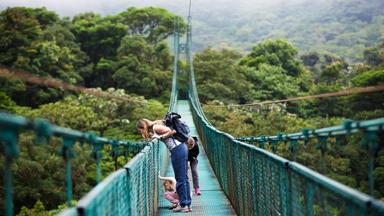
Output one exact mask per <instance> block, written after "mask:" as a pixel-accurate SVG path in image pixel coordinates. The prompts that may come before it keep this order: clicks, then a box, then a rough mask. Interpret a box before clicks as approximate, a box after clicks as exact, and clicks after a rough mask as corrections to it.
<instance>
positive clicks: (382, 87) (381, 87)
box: [204, 85, 384, 107]
mask: <svg viewBox="0 0 384 216" xmlns="http://www.w3.org/2000/svg"><path fill="white" fill-rule="evenodd" d="M382 91H384V85H377V86H367V87H358V88H349V89H345V90H341V91H337V92H329V93H323V94H318V95H308V96H302V97H294V98H287V99H281V100H272V101H263V102H258V103H249V104H228V105H214V104H204V105H205V106H210V107H242V106H255V105H259V106H262V105H266V104H276V103H286V102H291V101H302V100H311V99H318V98H327V97H339V96H347V95H353V94H366V93H374V92H382Z"/></svg>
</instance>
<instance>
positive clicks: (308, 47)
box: [0, 0, 384, 62]
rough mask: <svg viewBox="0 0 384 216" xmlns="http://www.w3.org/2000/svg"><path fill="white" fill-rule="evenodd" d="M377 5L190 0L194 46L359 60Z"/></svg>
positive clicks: (75, 8)
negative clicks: (270, 42)
mask: <svg viewBox="0 0 384 216" xmlns="http://www.w3.org/2000/svg"><path fill="white" fill-rule="evenodd" d="M188 5H189V1H188V0H184V1H174V0H129V1H123V0H112V1H106V0H102V1H96V2H95V1H93V2H90V1H86V0H68V1H48V0H34V1H22V0H13V1H11V0H5V1H4V0H3V1H2V2H1V3H0V9H4V8H6V7H9V6H29V7H42V6H45V7H46V8H47V9H48V10H54V11H56V12H57V13H58V14H60V15H61V16H73V15H75V14H77V13H81V12H88V11H93V12H95V13H98V14H101V15H103V16H105V15H111V14H116V13H118V12H121V11H124V10H126V8H128V7H131V6H135V7H144V6H158V7H162V8H165V9H167V10H169V11H171V12H173V13H176V14H178V15H180V16H183V17H186V16H187V15H188ZM382 8H384V1H382V0H370V1H365V0H351V1H342V0H316V1H310V0H290V1H284V0H273V1H262V0H239V1H231V0H210V1H206V0H193V1H192V16H193V34H194V41H193V42H194V50H195V51H201V50H203V49H204V48H206V47H219V48H229V47H230V48H235V49H237V50H238V51H240V52H242V53H248V52H249V51H250V48H251V47H252V46H253V45H254V44H255V43H258V42H261V41H263V40H265V39H268V38H278V39H287V40H288V41H290V42H291V43H293V44H294V45H295V46H298V47H299V53H301V54H302V53H306V52H310V51H318V52H322V53H333V54H336V55H338V56H340V57H343V58H345V59H346V60H347V61H350V62H361V61H362V59H363V51H364V49H365V48H367V47H371V46H374V45H375V44H377V42H378V41H379V40H380V39H381V38H384V36H383V35H384V10H381V9H382Z"/></svg>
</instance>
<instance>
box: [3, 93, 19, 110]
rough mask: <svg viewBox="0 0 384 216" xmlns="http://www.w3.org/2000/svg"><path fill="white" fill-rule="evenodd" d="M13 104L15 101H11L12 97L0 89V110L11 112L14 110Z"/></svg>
mask: <svg viewBox="0 0 384 216" xmlns="http://www.w3.org/2000/svg"><path fill="white" fill-rule="evenodd" d="M15 106H16V103H15V102H14V101H12V99H11V98H10V97H8V95H6V94H5V93H4V92H2V91H0V110H1V111H8V112H12V111H14V109H15Z"/></svg>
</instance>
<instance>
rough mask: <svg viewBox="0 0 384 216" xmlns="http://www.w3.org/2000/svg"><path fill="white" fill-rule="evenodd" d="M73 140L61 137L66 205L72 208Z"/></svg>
mask: <svg viewBox="0 0 384 216" xmlns="http://www.w3.org/2000/svg"><path fill="white" fill-rule="evenodd" d="M75 142H76V141H75V140H74V139H73V138H70V137H63V143H64V145H63V148H62V149H61V156H62V157H63V158H64V161H65V179H66V191H67V205H68V206H72V169H71V158H73V157H74V156H75V154H74V151H73V146H74V145H75Z"/></svg>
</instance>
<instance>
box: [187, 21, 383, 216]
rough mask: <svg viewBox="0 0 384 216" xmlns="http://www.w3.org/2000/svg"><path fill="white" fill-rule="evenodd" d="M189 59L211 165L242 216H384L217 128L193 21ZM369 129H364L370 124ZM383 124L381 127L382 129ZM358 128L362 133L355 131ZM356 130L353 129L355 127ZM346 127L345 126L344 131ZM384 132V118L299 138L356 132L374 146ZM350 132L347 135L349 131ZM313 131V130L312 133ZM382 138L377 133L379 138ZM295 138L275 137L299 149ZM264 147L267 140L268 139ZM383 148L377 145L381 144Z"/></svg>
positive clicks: (358, 197)
mask: <svg viewBox="0 0 384 216" xmlns="http://www.w3.org/2000/svg"><path fill="white" fill-rule="evenodd" d="M188 21H189V22H188V34H187V41H188V43H187V52H188V53H187V56H188V64H189V75H190V82H189V100H190V103H191V106H192V113H193V116H194V121H195V124H196V129H197V130H198V133H199V136H200V138H201V140H202V143H203V145H204V149H205V151H206V152H207V155H208V158H209V160H210V163H211V166H212V168H213V170H214V172H215V174H216V177H217V178H218V181H219V183H220V185H221V186H222V188H223V191H224V192H225V194H226V195H227V197H228V198H229V200H230V202H231V203H232V205H233V208H234V209H235V211H236V212H237V214H239V215H292V216H300V215H377V216H378V215H384V204H383V203H382V202H380V201H378V200H376V199H374V198H373V197H370V196H368V195H366V194H363V193H361V192H359V191H356V190H354V189H352V188H350V187H347V186H345V185H343V184H340V183H338V182H336V181H334V180H332V179H330V178H327V177H325V176H323V175H321V174H319V173H317V172H315V171H313V170H311V169H309V168H307V167H305V166H302V165H300V164H298V163H296V162H293V161H289V160H287V159H284V158H282V157H279V156H277V155H275V154H273V153H270V152H268V151H265V150H263V149H261V148H257V147H255V146H253V145H249V144H247V143H244V142H240V141H237V140H236V139H234V138H233V137H232V136H231V135H229V134H226V133H223V132H221V131H218V130H217V129H216V128H214V127H213V126H212V125H211V124H210V123H209V121H208V120H207V118H206V117H205V116H204V112H203V110H202V108H201V105H200V102H199V98H198V94H197V88H196V82H195V75H194V70H193V63H192V51H191V47H192V33H191V29H192V28H191V26H192V25H191V19H190V17H189V20H188ZM367 123H368V125H369V126H368V125H366V126H367V127H364V125H365V124H367ZM378 123H379V124H378ZM354 125H358V126H359V128H357V127H356V128H354V127H353V126H354ZM349 126H352V127H349ZM340 127H344V128H343V130H344V132H342V131H341V130H340ZM382 128H383V119H380V120H373V121H371V122H361V123H353V124H348V126H347V127H345V125H344V126H339V127H334V128H331V131H332V132H330V131H328V129H320V130H318V131H315V130H314V131H311V132H314V134H310V133H306V132H304V134H300V135H299V134H295V135H296V136H301V137H300V138H303V139H307V138H309V137H310V136H313V135H317V136H319V137H321V135H322V133H327V135H332V133H334V134H333V135H335V134H338V133H351V132H354V131H356V130H357V129H359V130H362V129H364V130H365V131H366V133H365V136H364V138H363V139H364V140H366V144H367V145H368V146H374V144H373V143H372V140H375V136H374V135H373V136H372V133H371V132H369V131H372V130H373V131H378V130H382ZM345 129H346V130H345ZM307 132H308V131H307ZM376 134H377V133H376ZM293 137H294V136H288V137H284V136H280V137H273V138H272V137H270V140H269V141H271V142H272V143H273V142H274V141H273V140H276V139H282V140H283V139H287V140H290V141H291V143H290V146H291V147H293V149H294V148H295V144H296V143H297V140H295V139H292V138H293ZM259 139H262V140H261V142H263V141H265V140H264V139H265V137H262V138H259ZM376 144H377V141H376Z"/></svg>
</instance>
